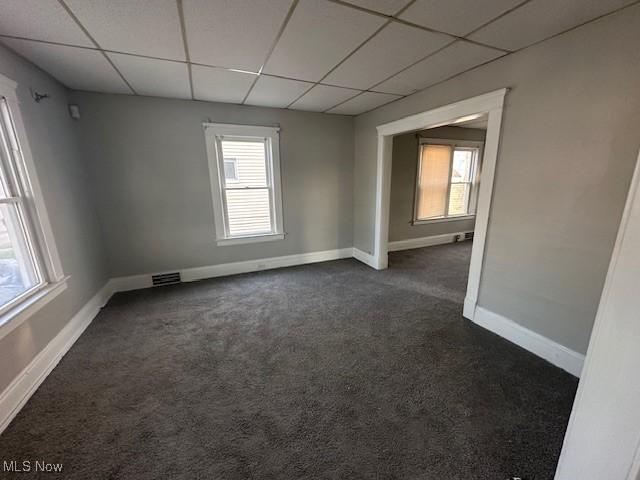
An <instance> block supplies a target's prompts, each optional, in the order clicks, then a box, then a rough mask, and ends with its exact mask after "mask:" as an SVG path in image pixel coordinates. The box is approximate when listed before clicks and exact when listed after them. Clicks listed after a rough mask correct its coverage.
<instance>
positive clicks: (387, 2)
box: [347, 0, 409, 15]
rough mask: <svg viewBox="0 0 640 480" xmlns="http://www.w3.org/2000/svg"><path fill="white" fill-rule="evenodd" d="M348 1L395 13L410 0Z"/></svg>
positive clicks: (383, 11) (360, 5)
mask: <svg viewBox="0 0 640 480" xmlns="http://www.w3.org/2000/svg"><path fill="white" fill-rule="evenodd" d="M347 3H351V4H352V5H357V6H359V7H363V8H368V9H369V10H374V11H376V12H380V13H384V14H385V15H394V14H396V13H398V12H399V11H400V10H401V9H402V8H404V6H405V5H407V3H409V0H347Z"/></svg>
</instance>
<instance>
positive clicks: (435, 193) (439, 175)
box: [416, 145, 451, 219]
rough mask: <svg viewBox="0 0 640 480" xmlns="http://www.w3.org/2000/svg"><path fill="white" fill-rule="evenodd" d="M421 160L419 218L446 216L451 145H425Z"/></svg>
mask: <svg viewBox="0 0 640 480" xmlns="http://www.w3.org/2000/svg"><path fill="white" fill-rule="evenodd" d="M420 162H421V165H420V178H419V179H418V199H417V213H416V216H417V218H419V219H425V218H431V217H441V216H444V215H445V214H446V208H447V188H448V186H449V165H450V162H451V147H450V146H449V145H424V146H423V147H422V154H421V155H420Z"/></svg>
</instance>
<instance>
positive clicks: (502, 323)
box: [473, 307, 585, 378]
mask: <svg viewBox="0 0 640 480" xmlns="http://www.w3.org/2000/svg"><path fill="white" fill-rule="evenodd" d="M473 323H475V324H477V325H480V326H481V327H483V328H486V329H487V330H490V331H492V332H493V333H495V334H497V335H500V336H501V337H502V338H506V339H507V340H509V341H510V342H512V343H515V344H516V345H518V346H520V347H522V348H524V349H525V350H528V351H529V352H531V353H533V354H535V355H537V356H539V357H541V358H544V359H545V360H547V361H548V362H550V363H552V364H554V365H555V366H556V367H560V368H562V369H563V370H566V371H567V372H569V373H570V374H572V375H574V376H576V377H578V378H579V377H580V373H581V372H582V366H583V364H584V358H585V357H584V355H582V354H581V353H578V352H574V351H573V350H571V349H569V348H567V347H565V346H564V345H560V344H559V343H557V342H554V341H553V340H551V339H549V338H547V337H544V336H542V335H540V334H539V333H536V332H533V331H531V330H529V329H528V328H525V327H523V326H522V325H520V324H518V323H516V322H514V321H513V320H510V319H509V318H507V317H503V316H502V315H498V314H497V313H494V312H491V311H489V310H487V309H485V308H482V307H476V310H475V314H474V316H473Z"/></svg>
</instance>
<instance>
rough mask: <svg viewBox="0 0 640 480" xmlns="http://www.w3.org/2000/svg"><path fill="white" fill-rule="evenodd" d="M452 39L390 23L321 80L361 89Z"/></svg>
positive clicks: (388, 75) (383, 78) (379, 80)
mask: <svg viewBox="0 0 640 480" xmlns="http://www.w3.org/2000/svg"><path fill="white" fill-rule="evenodd" d="M451 40H452V38H451V37H449V36H447V35H441V34H439V33H432V32H427V31H425V30H421V29H419V28H415V27H410V26H407V25H404V24H401V23H395V22H394V23H391V24H389V25H387V26H386V27H385V28H384V29H382V31H381V32H380V33H378V34H377V35H376V36H375V37H373V38H372V39H371V40H370V41H369V42H367V43H366V44H365V45H364V46H363V47H362V48H361V49H360V50H358V51H357V52H355V53H354V54H353V55H352V56H351V57H349V58H348V59H347V61H346V62H344V63H343V64H342V65H340V66H339V67H338V68H336V69H335V70H334V71H333V72H331V74H330V75H329V76H328V77H327V78H326V79H324V81H325V82H326V83H331V84H333V85H339V86H343V87H352V88H361V89H363V90H365V89H367V88H369V87H371V86H372V85H375V84H376V83H378V82H381V81H383V80H385V79H386V78H388V77H390V76H391V75H393V74H394V73H397V72H398V71H400V70H402V69H403V68H405V67H407V66H409V65H411V64H412V63H413V62H416V61H418V60H420V59H421V58H423V57H425V56H427V55H429V54H430V53H432V52H434V51H435V50H437V49H439V48H441V47H443V46H444V45H446V44H447V43H449V42H451Z"/></svg>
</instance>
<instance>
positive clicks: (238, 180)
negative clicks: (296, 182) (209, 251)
mask: <svg viewBox="0 0 640 480" xmlns="http://www.w3.org/2000/svg"><path fill="white" fill-rule="evenodd" d="M205 132H206V135H205V136H206V141H207V155H208V157H209V169H210V172H211V180H212V191H213V196H214V198H213V200H214V201H213V205H214V220H215V227H216V239H217V243H218V245H234V244H239V243H249V242H261V241H268V240H281V239H282V238H284V233H283V228H282V200H281V198H282V197H281V192H280V158H279V133H278V132H279V129H278V128H272V127H253V126H247V125H227V124H211V123H209V124H205Z"/></svg>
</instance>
